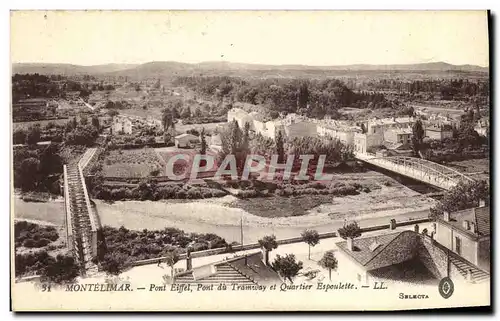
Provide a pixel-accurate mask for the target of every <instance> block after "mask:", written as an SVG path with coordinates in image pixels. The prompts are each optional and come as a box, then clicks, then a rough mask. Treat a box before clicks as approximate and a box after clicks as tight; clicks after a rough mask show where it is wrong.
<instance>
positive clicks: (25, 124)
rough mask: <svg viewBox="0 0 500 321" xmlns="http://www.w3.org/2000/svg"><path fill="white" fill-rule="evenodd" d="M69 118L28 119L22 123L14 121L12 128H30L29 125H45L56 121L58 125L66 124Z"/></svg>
mask: <svg viewBox="0 0 500 321" xmlns="http://www.w3.org/2000/svg"><path fill="white" fill-rule="evenodd" d="M68 120H69V119H52V120H37V121H26V122H20V123H12V130H17V129H28V128H29V127H31V126H33V125H36V124H40V126H42V127H44V126H46V125H47V124H48V123H54V124H57V125H65V124H66V123H67V122H68Z"/></svg>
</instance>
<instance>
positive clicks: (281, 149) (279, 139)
mask: <svg viewBox="0 0 500 321" xmlns="http://www.w3.org/2000/svg"><path fill="white" fill-rule="evenodd" d="M276 152H277V153H278V163H279V164H282V163H284V162H285V142H284V139H283V133H282V132H281V130H278V133H277V134H276Z"/></svg>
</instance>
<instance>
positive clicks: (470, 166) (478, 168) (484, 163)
mask: <svg viewBox="0 0 500 321" xmlns="http://www.w3.org/2000/svg"><path fill="white" fill-rule="evenodd" d="M446 165H447V166H449V167H451V168H453V169H454V170H457V171H459V172H461V173H464V174H467V175H468V176H470V177H471V178H474V179H479V180H489V179H490V160H489V159H488V158H481V159H469V160H465V161H457V162H449V163H447V164H446Z"/></svg>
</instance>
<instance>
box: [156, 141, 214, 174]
mask: <svg viewBox="0 0 500 321" xmlns="http://www.w3.org/2000/svg"><path fill="white" fill-rule="evenodd" d="M155 151H156V153H157V154H158V155H159V157H161V158H162V159H163V160H164V161H165V164H166V163H167V162H168V160H169V159H170V158H171V157H173V156H174V155H178V154H182V155H184V156H185V157H186V158H187V159H188V160H187V161H183V160H178V161H176V162H175V164H174V174H176V175H179V174H181V173H182V172H184V168H185V167H187V169H188V171H189V170H190V169H191V168H192V166H193V159H194V157H195V155H196V154H198V151H197V150H195V149H181V148H175V147H166V148H156V149H155ZM207 155H208V156H212V157H214V166H212V168H211V169H210V170H212V171H216V170H217V166H216V164H215V162H216V154H215V153H214V152H212V151H210V150H207ZM177 164H179V165H177ZM181 164H182V165H181Z"/></svg>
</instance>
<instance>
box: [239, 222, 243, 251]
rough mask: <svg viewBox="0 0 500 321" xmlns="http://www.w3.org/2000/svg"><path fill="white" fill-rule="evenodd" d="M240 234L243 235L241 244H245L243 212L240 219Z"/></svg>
mask: <svg viewBox="0 0 500 321" xmlns="http://www.w3.org/2000/svg"><path fill="white" fill-rule="evenodd" d="M240 234H241V235H240V236H241V246H243V214H241V219H240Z"/></svg>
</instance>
